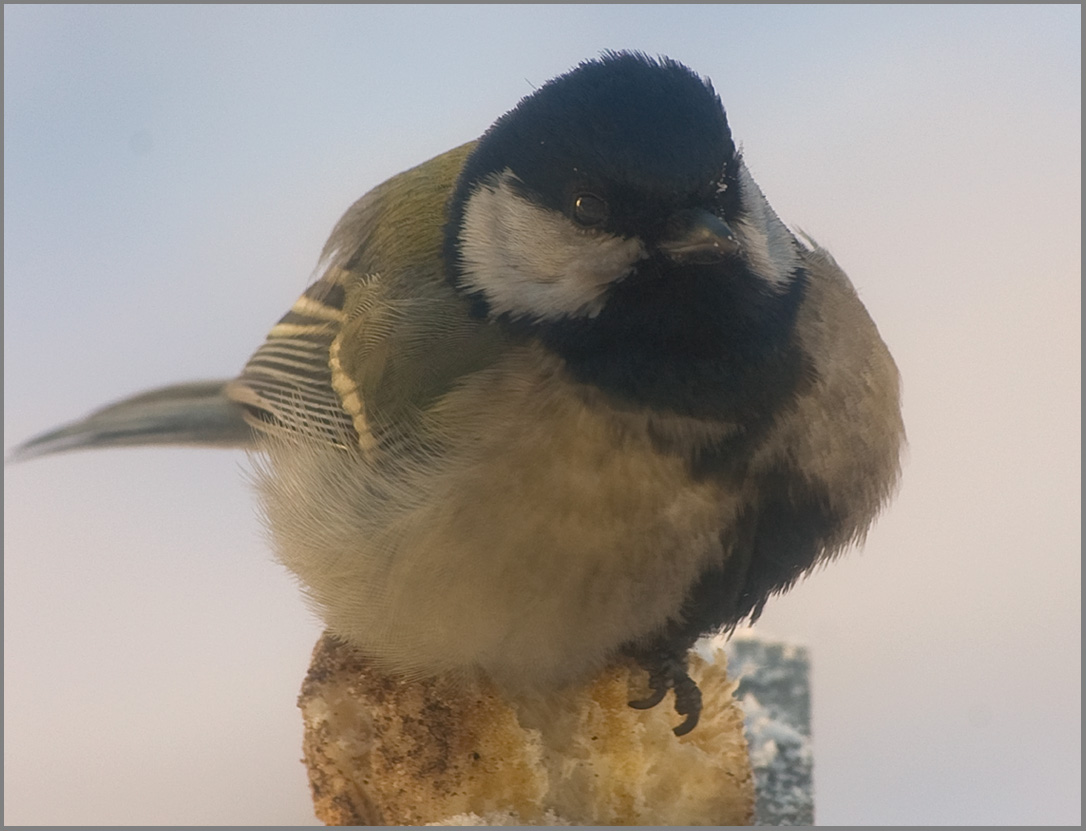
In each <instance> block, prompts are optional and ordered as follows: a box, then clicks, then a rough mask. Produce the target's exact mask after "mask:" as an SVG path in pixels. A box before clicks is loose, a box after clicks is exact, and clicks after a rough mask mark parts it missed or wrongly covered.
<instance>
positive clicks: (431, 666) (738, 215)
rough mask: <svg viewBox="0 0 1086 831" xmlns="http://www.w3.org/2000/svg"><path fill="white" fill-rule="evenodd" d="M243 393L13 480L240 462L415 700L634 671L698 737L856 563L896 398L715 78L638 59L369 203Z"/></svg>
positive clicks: (564, 81)
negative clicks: (710, 714) (696, 668)
mask: <svg viewBox="0 0 1086 831" xmlns="http://www.w3.org/2000/svg"><path fill="white" fill-rule="evenodd" d="M317 275H318V276H317V278H316V280H315V281H314V282H312V283H311V284H310V285H309V287H308V288H307V289H306V290H305V292H304V293H303V294H302V295H301V297H299V298H298V300H297V301H296V302H295V303H294V304H293V306H291V308H290V310H289V311H288V312H287V313H286V315H284V316H283V317H282V318H281V319H280V320H279V322H278V323H276V324H275V325H274V326H273V327H272V329H271V330H270V332H269V334H268V336H267V338H266V340H265V341H264V342H263V344H261V345H260V346H259V348H257V349H256V351H255V353H254V354H253V355H252V356H251V358H250V359H249V360H248V362H247V363H246V364H245V365H244V367H243V368H242V370H241V372H240V374H238V375H237V376H236V377H234V378H231V379H228V380H214V381H203V382H194V383H186V384H176V385H173V386H168V387H164V388H162V389H157V390H153V391H151V392H146V393H142V394H140V395H136V396H134V397H132V398H129V399H126V400H124V401H121V402H119V403H117V404H113V405H111V406H108V407H105V408H104V409H101V410H99V411H97V412H95V413H92V414H91V415H89V416H88V417H86V418H84V419H83V420H81V421H77V422H74V423H72V424H70V425H67V426H65V427H61V428H59V429H57V430H53V431H51V432H48V433H45V434H43V435H41V436H39V437H37V438H34V439H31V440H30V441H28V442H26V443H25V444H23V445H22V446H21V447H19V448H18V449H17V450H16V451H15V454H14V457H15V458H17V459H23V458H30V457H33V456H38V455H44V454H47V453H54V452H60V451H66V450H72V449H76V448H91V447H109V446H122V445H136V444H198V445H210V446H226V447H241V448H245V449H247V450H248V451H250V453H251V455H252V459H253V474H252V477H253V481H254V486H255V490H256V493H257V496H258V499H259V501H260V504H261V507H262V510H263V513H264V517H265V519H266V522H267V525H268V526H269V528H270V529H271V537H272V540H273V545H274V549H275V553H276V555H277V557H278V559H279V560H280V561H281V562H282V563H283V564H285V565H286V566H287V567H288V568H289V569H290V570H291V571H293V572H294V573H295V574H296V575H297V577H298V578H299V580H300V583H301V585H302V586H303V590H304V593H305V595H306V597H307V598H308V600H309V602H310V603H311V605H312V606H313V608H314V609H315V610H316V611H317V613H318V614H319V615H320V617H321V618H322V619H323V622H324V623H325V624H326V626H327V627H328V630H329V631H330V632H331V633H332V634H334V635H335V636H336V637H337V638H340V639H341V640H344V641H346V642H347V643H349V644H350V645H352V646H353V647H354V648H356V649H357V650H359V651H360V652H361V653H362V654H364V655H366V656H368V657H369V658H371V659H372V660H373V661H375V662H376V663H377V664H378V665H379V666H381V667H384V668H385V669H387V670H388V671H389V672H393V673H396V674H398V675H401V676H403V677H407V678H422V677H431V676H436V675H440V674H451V675H465V674H472V673H481V674H482V675H484V676H486V677H488V678H489V679H491V681H493V682H494V683H495V684H497V685H498V686H499V687H500V688H503V689H508V690H511V691H517V690H535V691H538V690H550V689H557V688H560V687H563V686H565V685H569V684H572V683H576V682H578V681H579V680H583V679H586V678H588V677H591V676H592V675H593V673H595V672H598V671H599V670H600V669H602V668H603V667H605V666H607V665H608V664H610V663H612V662H615V661H620V660H628V661H632V662H633V663H634V665H636V666H638V667H640V668H641V670H643V672H644V673H645V676H644V677H645V679H646V686H647V688H648V689H649V693H648V695H647V696H645V697H644V698H641V699H637V700H634V701H631V702H630V705H631V706H634V707H639V708H650V707H654V706H656V705H657V704H658V703H660V702H661V701H662V700H663V699H664V698H665V697H666V696H667V695H668V694H669V692H670V693H671V694H672V695H673V697H674V709H675V711H676V713H677V714H678V716H680V717H681V718H682V721H681V723H680V724H679V725H678V726H676V727H675V728H674V732H675V733H676V734H677V735H680V736H681V735H684V734H686V733H688V732H690V731H691V730H692V729H694V727H695V726H696V724H697V722H698V718H699V715H700V712H701V708H702V702H701V695H700V691H699V690H698V688H697V685H696V684H695V682H694V681H693V680H692V679H691V677H690V675H689V673H688V666H687V656H688V653H689V650H690V648H691V647H692V645H693V644H694V643H695V641H696V640H697V639H698V638H699V637H700V636H702V635H703V634H706V633H710V632H721V631H722V632H730V631H732V630H734V629H735V628H736V627H737V626H738V625H740V624H741V623H743V622H744V621H754V620H756V619H757V618H758V616H759V615H760V614H761V612H762V609H763V607H764V606H765V604H766V602H767V600H768V599H769V598H770V597H771V596H773V595H776V594H779V593H781V592H784V591H786V590H787V589H789V588H790V587H792V586H793V585H794V584H795V583H796V582H797V580H799V579H800V578H801V577H802V576H804V575H806V574H807V573H809V572H811V571H812V570H813V569H815V568H816V567H818V566H820V565H821V564H824V563H826V562H828V561H830V560H832V559H834V558H836V557H837V556H838V555H840V554H841V553H842V552H844V551H845V550H847V549H849V548H850V547H853V546H855V545H857V544H859V543H860V542H862V540H863V538H864V537H865V535H866V533H867V530H868V529H869V527H870V526H871V524H872V522H873V521H874V519H875V518H876V516H877V515H878V514H879V513H880V511H881V510H882V509H883V508H884V506H885V505H886V504H887V503H888V501H889V500H890V498H891V496H892V495H893V492H894V491H895V489H896V486H897V482H898V479H899V476H900V456H901V452H902V449H903V446H904V443H905V431H904V425H903V422H902V417H901V401H900V387H901V382H900V378H899V374H898V371H897V368H896V366H895V364H894V361H893V358H892V357H891V355H890V353H889V351H888V349H887V347H886V345H885V343H884V342H883V340H882V338H881V336H880V335H879V332H878V329H877V327H876V325H875V324H874V322H873V321H872V319H871V317H870V315H869V314H868V313H867V311H866V309H865V308H864V306H863V304H862V303H861V301H860V299H859V298H858V296H857V293H856V290H855V288H854V287H853V285H852V283H851V282H850V281H849V278H848V277H847V276H846V275H845V273H844V271H843V270H842V269H841V268H840V267H839V266H838V264H837V263H836V261H835V260H834V259H833V258H832V256H831V255H830V254H829V253H828V252H827V251H826V250H825V249H823V248H821V247H820V246H819V245H818V244H817V243H815V242H814V241H813V240H811V239H810V238H808V237H806V236H804V235H802V234H801V233H799V232H795V233H793V231H791V230H789V228H788V227H787V226H786V225H785V224H784V223H783V222H782V221H781V220H780V219H779V218H778V216H777V214H776V213H775V212H774V211H773V209H772V208H771V207H770V205H769V203H768V201H767V200H766V197H765V196H764V194H763V193H762V191H761V190H760V189H759V187H758V185H757V184H756V183H755V181H754V179H753V178H752V176H751V173H750V171H749V170H748V168H747V165H746V163H745V162H744V159H743V155H742V153H741V152H740V150H739V149H738V147H737V145H736V143H735V141H734V140H733V138H732V134H731V129H730V127H729V124H728V120H727V116H726V113H725V110H724V107H723V104H722V103H721V100H720V97H719V95H718V94H717V92H716V91H715V89H714V87H713V84H712V82H711V81H710V80H708V79H707V78H703V77H701V76H699V75H698V74H697V73H696V72H694V71H693V70H691V69H690V68H688V67H687V66H685V65H684V64H682V63H680V62H678V61H675V60H673V59H671V58H668V57H650V56H648V55H646V54H644V53H641V52H633V51H611V52H604V53H602V54H601V55H599V56H598V57H596V58H591V59H588V60H585V61H583V62H581V63H579V64H578V65H576V66H575V67H574V68H572V69H571V70H569V71H568V72H566V73H565V74H562V75H560V76H558V77H556V78H554V79H552V80H550V81H548V82H547V83H545V84H542V85H541V86H539V87H538V88H536V89H534V90H533V91H532V92H531V93H530V94H528V95H527V96H526V97H525V98H523V100H521V101H520V102H519V103H518V104H517V105H516V106H515V107H514V108H513V109H512V110H510V111H509V112H507V113H506V114H504V115H502V116H501V117H500V118H498V119H497V121H496V122H494V124H493V125H492V126H491V127H490V128H489V129H488V130H487V131H485V132H484V134H483V135H482V136H481V137H480V138H479V139H477V140H476V141H472V142H469V143H467V144H464V145H462V146H460V147H457V148H455V149H453V150H450V151H448V152H446V153H444V154H442V155H439V156H437V157H436V158H433V159H431V160H429V161H426V162H424V163H422V164H420V165H418V166H417V167H414V168H411V169H409V170H407V171H405V172H403V173H400V174H399V175H396V176H394V177H392V178H391V179H389V180H388V181H386V182H384V183H383V184H381V185H378V186H377V187H375V188H374V189H373V190H371V191H370V192H368V193H367V194H366V195H365V196H363V197H362V198H361V199H359V200H358V201H357V202H356V203H355V204H354V205H353V206H351V207H350V208H349V209H348V210H347V212H346V213H345V214H344V216H343V217H342V219H340V221H339V222H338V224H337V225H336V226H335V228H334V230H333V231H332V233H331V236H330V238H329V240H328V242H327V244H326V245H325V247H324V249H323V251H322V253H321V256H320V259H319V264H318V270H317Z"/></svg>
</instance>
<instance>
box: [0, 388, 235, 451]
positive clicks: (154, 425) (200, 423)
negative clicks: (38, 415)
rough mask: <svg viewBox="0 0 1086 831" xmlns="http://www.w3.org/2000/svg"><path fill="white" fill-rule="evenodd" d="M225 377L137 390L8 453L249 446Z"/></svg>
mask: <svg viewBox="0 0 1086 831" xmlns="http://www.w3.org/2000/svg"><path fill="white" fill-rule="evenodd" d="M226 384H227V381H196V382H193V383H189V384H177V385H175V386H171V387H163V388H162V389H157V390H151V391H150V392H144V393H140V394H139V395H135V396H133V397H132V398H126V399H125V400H124V401H119V402H117V403H116V404H111V405H109V406H108V407H103V408H102V409H100V410H97V411H95V412H93V413H91V414H90V415H89V416H87V417H86V418H84V419H82V420H80V421H75V422H73V423H71V424H66V425H64V426H63V427H58V428H57V429H55V430H50V431H49V432H48V433H43V434H42V435H40V436H36V437H35V438H32V439H31V440H30V441H28V442H26V443H24V444H22V445H20V446H19V447H17V448H15V450H14V451H12V453H11V455H10V456H9V457H8V459H9V461H22V460H24V459H33V458H35V457H37V456H45V455H48V454H51V453H63V452H65V451H68V450H78V449H81V448H94V447H126V446H134V445H148V444H195V445H208V446H217V447H251V446H252V445H253V443H254V438H255V437H254V434H253V429H252V428H251V427H250V426H249V425H248V424H247V423H246V422H245V418H244V409H243V408H242V406H241V405H240V404H237V403H235V402H233V401H230V400H229V399H228V398H227V397H226V396H225V395H224V393H223V389H224V387H225V386H226Z"/></svg>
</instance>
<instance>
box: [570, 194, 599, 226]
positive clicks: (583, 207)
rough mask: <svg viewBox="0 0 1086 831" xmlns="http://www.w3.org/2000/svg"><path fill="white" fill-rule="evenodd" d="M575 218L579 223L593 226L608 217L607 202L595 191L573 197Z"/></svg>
mask: <svg viewBox="0 0 1086 831" xmlns="http://www.w3.org/2000/svg"><path fill="white" fill-rule="evenodd" d="M573 218H574V219H575V220H576V221H577V223H578V224H579V225H583V226H584V227H586V228H591V227H593V226H595V225H599V224H600V223H601V222H603V221H604V220H605V219H607V203H606V202H604V201H603V200H602V199H601V198H600V197H598V196H596V195H595V194H593V193H581V194H578V195H577V196H575V197H573Z"/></svg>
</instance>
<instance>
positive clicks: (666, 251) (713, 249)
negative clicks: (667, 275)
mask: <svg viewBox="0 0 1086 831" xmlns="http://www.w3.org/2000/svg"><path fill="white" fill-rule="evenodd" d="M656 247H657V248H658V249H659V250H660V252H661V253H662V254H663V255H664V256H665V257H667V258H668V259H670V260H673V261H674V262H676V263H701V264H708V263H715V262H717V261H719V260H722V259H724V258H725V257H729V256H731V255H733V254H736V253H738V251H739V241H738V240H737V239H736V238H735V234H734V233H733V232H732V229H731V228H729V227H728V223H726V222H725V221H724V220H723V219H721V218H720V217H718V216H716V215H715V214H711V213H709V211H706V210H702V209H701V208H688V209H686V210H682V211H676V212H675V213H674V214H672V216H671V218H670V219H669V220H668V223H667V228H666V230H665V232H664V238H663V239H662V240H661V241H660V242H659V243H657V245H656Z"/></svg>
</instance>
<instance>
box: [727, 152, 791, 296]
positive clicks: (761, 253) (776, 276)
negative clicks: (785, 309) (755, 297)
mask: <svg viewBox="0 0 1086 831" xmlns="http://www.w3.org/2000/svg"><path fill="white" fill-rule="evenodd" d="M739 193H740V194H741V201H742V205H743V215H742V216H741V217H737V218H736V219H734V220H729V224H730V225H731V228H732V231H734V232H735V236H736V238H737V239H738V240H739V242H740V244H742V246H743V257H744V259H746V261H747V264H748V265H749V266H750V268H751V270H752V271H753V272H754V273H755V274H757V275H758V276H759V277H761V278H762V279H763V280H765V282H766V283H768V284H769V286H770V288H772V289H774V290H776V291H783V290H784V289H785V288H787V286H788V284H789V283H790V282H791V281H792V273H793V272H794V271H795V270H796V268H798V266H799V264H800V261H799V249H798V246H797V245H796V239H795V237H793V236H792V232H791V231H789V230H788V228H787V227H786V226H785V224H784V223H783V222H781V220H780V218H779V217H778V216H777V214H776V213H775V212H774V211H773V209H772V208H771V207H770V206H769V202H767V201H766V198H765V194H763V193H762V191H761V189H760V188H759V187H758V185H757V184H755V182H754V179H753V177H751V175H750V171H749V170H747V166H746V165H745V164H743V162H742V161H740V162H739Z"/></svg>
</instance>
